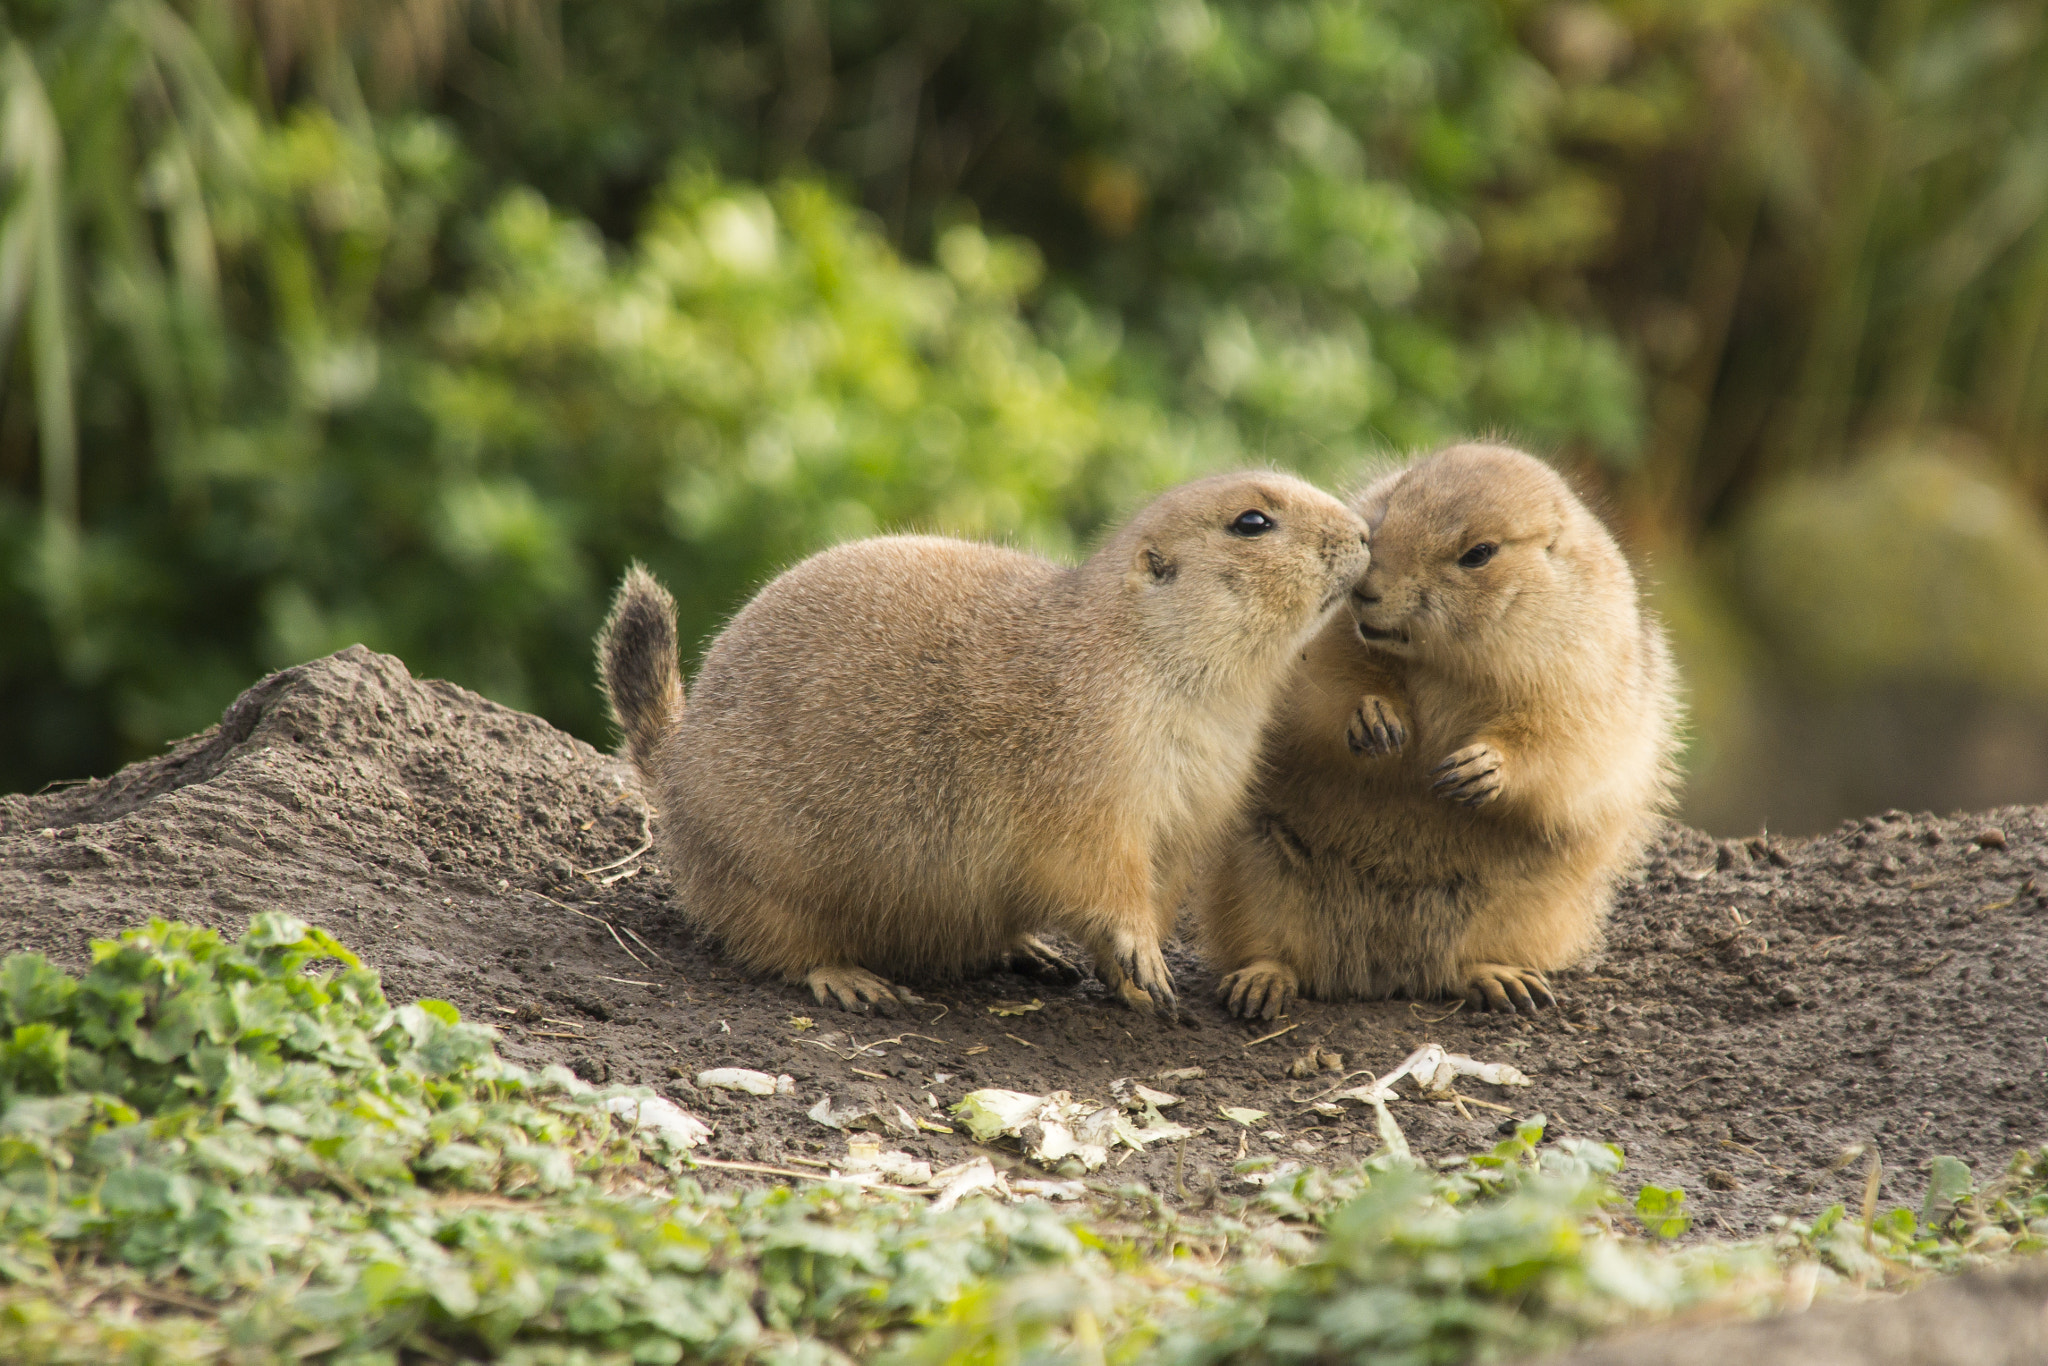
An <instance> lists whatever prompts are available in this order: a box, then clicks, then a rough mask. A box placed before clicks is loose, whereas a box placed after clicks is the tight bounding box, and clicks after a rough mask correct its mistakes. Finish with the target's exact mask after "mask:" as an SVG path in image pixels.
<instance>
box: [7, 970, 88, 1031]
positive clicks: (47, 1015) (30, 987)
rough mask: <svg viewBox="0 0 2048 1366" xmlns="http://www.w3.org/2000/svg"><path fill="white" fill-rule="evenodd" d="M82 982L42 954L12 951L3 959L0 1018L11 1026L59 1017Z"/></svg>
mask: <svg viewBox="0 0 2048 1366" xmlns="http://www.w3.org/2000/svg"><path fill="white" fill-rule="evenodd" d="M77 993H78V983H76V982H74V981H72V980H71V977H70V975H69V974H68V973H65V972H64V971H63V970H61V969H59V968H57V967H55V966H53V965H52V964H51V963H50V960H49V959H47V958H45V957H43V956H42V955H41V954H40V953H11V954H9V955H7V960H6V961H5V962H0V1020H4V1021H5V1023H7V1024H9V1025H25V1024H34V1023H36V1022H37V1021H40V1020H51V1019H55V1018H56V1017H57V1016H58V1015H60V1014H62V1013H63V1011H64V1008H65V1007H66V1006H67V1005H69V1004H70V1003H71V998H72V997H73V996H75V995H76V994H77Z"/></svg>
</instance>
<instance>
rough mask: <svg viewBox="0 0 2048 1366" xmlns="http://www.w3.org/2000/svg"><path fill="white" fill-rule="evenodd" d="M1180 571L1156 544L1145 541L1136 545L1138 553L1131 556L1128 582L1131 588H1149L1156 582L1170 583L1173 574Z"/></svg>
mask: <svg viewBox="0 0 2048 1366" xmlns="http://www.w3.org/2000/svg"><path fill="white" fill-rule="evenodd" d="M1179 572H1180V566H1179V565H1178V564H1177V563H1175V562H1174V561H1173V560H1170V559H1168V558H1167V557H1166V555H1165V554H1164V553H1163V552H1162V551H1161V550H1160V549H1159V547H1158V546H1155V545H1153V544H1151V543H1150V542H1147V543H1146V544H1144V545H1141V546H1139V547H1138V553H1137V554H1136V555H1134V556H1133V557H1132V558H1131V572H1130V576H1129V583H1130V586H1131V587H1132V588H1150V587H1152V586H1154V585H1156V584H1162V583H1172V582H1173V576H1174V575H1176V574H1178V573H1179Z"/></svg>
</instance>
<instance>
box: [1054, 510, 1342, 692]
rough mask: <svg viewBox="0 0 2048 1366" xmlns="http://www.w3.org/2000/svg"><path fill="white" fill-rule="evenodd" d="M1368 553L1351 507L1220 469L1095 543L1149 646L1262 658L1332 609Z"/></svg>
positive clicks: (1224, 665)
mask: <svg viewBox="0 0 2048 1366" xmlns="http://www.w3.org/2000/svg"><path fill="white" fill-rule="evenodd" d="M1368 558H1369V552H1368V550H1367V547H1366V529H1365V524H1364V522H1362V521H1361V520H1360V519H1359V517H1358V515H1357V514H1356V513H1354V512H1352V511H1351V510H1350V509H1349V508H1347V507H1345V506H1344V505H1343V504H1342V503H1340V502H1338V501H1337V500H1336V499H1335V498H1332V497H1331V496H1330V495H1329V494H1327V493H1324V492H1323V491H1322V490H1321V489H1318V488H1316V487H1314V486H1313V485H1311V484H1306V483H1304V482H1302V481H1301V480H1299V479H1296V478H1293V477H1292V476H1290V475H1285V474H1273V473H1267V472H1258V473H1250V474H1222V475H1215V476H1212V477H1211V478H1208V479H1202V480H1197V481H1196V482H1194V483H1192V484H1183V485H1182V486H1181V487H1179V488H1177V489H1173V490H1172V491H1170V492H1168V493H1165V494H1163V495H1161V496H1160V497H1159V498H1158V499H1156V500H1154V501H1153V502H1152V503H1151V504H1150V505H1149V506H1147V507H1146V508H1145V509H1144V511H1142V512H1140V513H1139V514H1138V515H1137V516H1136V517H1134V518H1132V519H1131V521H1130V522H1129V523H1128V524H1127V525H1125V527H1124V528H1123V529H1122V530H1121V531H1119V532H1118V533H1117V534H1116V536H1115V537H1113V538H1112V539H1111V540H1110V542H1109V543H1108V544H1107V545H1106V546H1104V547H1103V548H1102V550H1101V551H1099V552H1098V553H1097V555H1096V556H1095V558H1094V561H1093V563H1094V564H1096V565H1099V566H1100V567H1101V568H1103V569H1105V570H1110V571H1114V572H1116V573H1118V575H1119V579H1120V588H1121V593H1122V596H1123V597H1124V599H1125V600H1126V602H1127V603H1128V604H1129V606H1130V608H1131V617H1132V618H1134V619H1135V624H1136V627H1137V629H1138V631H1139V632H1140V633H1141V634H1142V635H1143V636H1144V637H1145V639H1146V641H1147V642H1148V644H1150V645H1151V646H1152V651H1151V653H1152V654H1153V656H1154V657H1155V658H1158V657H1160V656H1164V658H1163V659H1162V662H1166V663H1170V664H1171V665H1173V666H1175V667H1176V669H1177V670H1178V671H1182V672H1192V673H1199V674H1202V675H1212V676H1213V675H1215V674H1218V673H1225V674H1227V673H1232V672H1236V671H1237V670H1239V669H1243V670H1248V671H1251V672H1253V673H1263V672H1266V671H1268V670H1270V669H1271V668H1272V667H1273V666H1274V664H1275V662H1276V661H1277V659H1278V658H1279V657H1280V656H1281V655H1283V654H1285V653H1286V652H1287V651H1289V650H1292V649H1293V648H1294V647H1295V646H1296V645H1297V644H1299V643H1300V642H1301V641H1303V640H1304V639H1306V638H1307V637H1308V636H1309V635H1310V634H1312V633H1313V632H1314V631H1315V630H1316V628H1317V627H1318V626H1320V625H1321V624H1322V622H1323V621H1324V620H1325V619H1326V618H1327V617H1328V616H1329V615H1330V613H1331V612H1332V611H1333V610H1334V609H1335V608H1336V607H1337V605H1338V604H1339V603H1341V602H1342V601H1343V600H1344V596H1345V594H1346V593H1347V592H1348V591H1349V590H1350V588H1351V586H1352V584H1354V583H1356V582H1357V581H1358V576H1359V575H1360V574H1362V573H1364V572H1365V566H1366V563H1367V560H1368Z"/></svg>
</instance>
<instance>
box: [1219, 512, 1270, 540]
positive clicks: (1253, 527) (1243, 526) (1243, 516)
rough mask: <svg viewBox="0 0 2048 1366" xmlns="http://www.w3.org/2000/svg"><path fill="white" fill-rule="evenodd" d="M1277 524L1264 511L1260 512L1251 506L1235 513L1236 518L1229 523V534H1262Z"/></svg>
mask: <svg viewBox="0 0 2048 1366" xmlns="http://www.w3.org/2000/svg"><path fill="white" fill-rule="evenodd" d="M1279 525H1280V524H1279V523H1278V522H1276V521H1274V520H1273V519H1272V518H1271V517H1268V516H1267V515H1266V514H1265V513H1263V512H1260V511H1259V510H1258V509H1257V508H1251V509H1249V510H1247V511H1245V512H1240V513H1238V514H1237V520H1235V521H1233V522H1232V523H1231V524H1230V534H1231V535H1233V536H1263V535H1265V534H1266V533H1267V532H1269V531H1271V530H1272V529H1273V528H1274V527H1277V526H1279Z"/></svg>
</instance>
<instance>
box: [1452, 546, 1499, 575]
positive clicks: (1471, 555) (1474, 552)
mask: <svg viewBox="0 0 2048 1366" xmlns="http://www.w3.org/2000/svg"><path fill="white" fill-rule="evenodd" d="M1499 549H1500V547H1499V546H1497V545H1495V544H1494V543H1493V542H1492V541H1481V542H1480V543H1479V544H1478V545H1475V546H1473V547H1472V548H1471V549H1470V550H1468V551H1466V552H1465V553H1464V554H1462V555H1460V556H1459V557H1458V563H1459V564H1461V565H1463V566H1464V567H1465V568H1467V569H1478V568H1480V567H1482V566H1483V565H1485V563H1486V562H1487V561H1488V560H1490V559H1492V558H1493V554H1494V552H1495V551H1497V550H1499Z"/></svg>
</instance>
